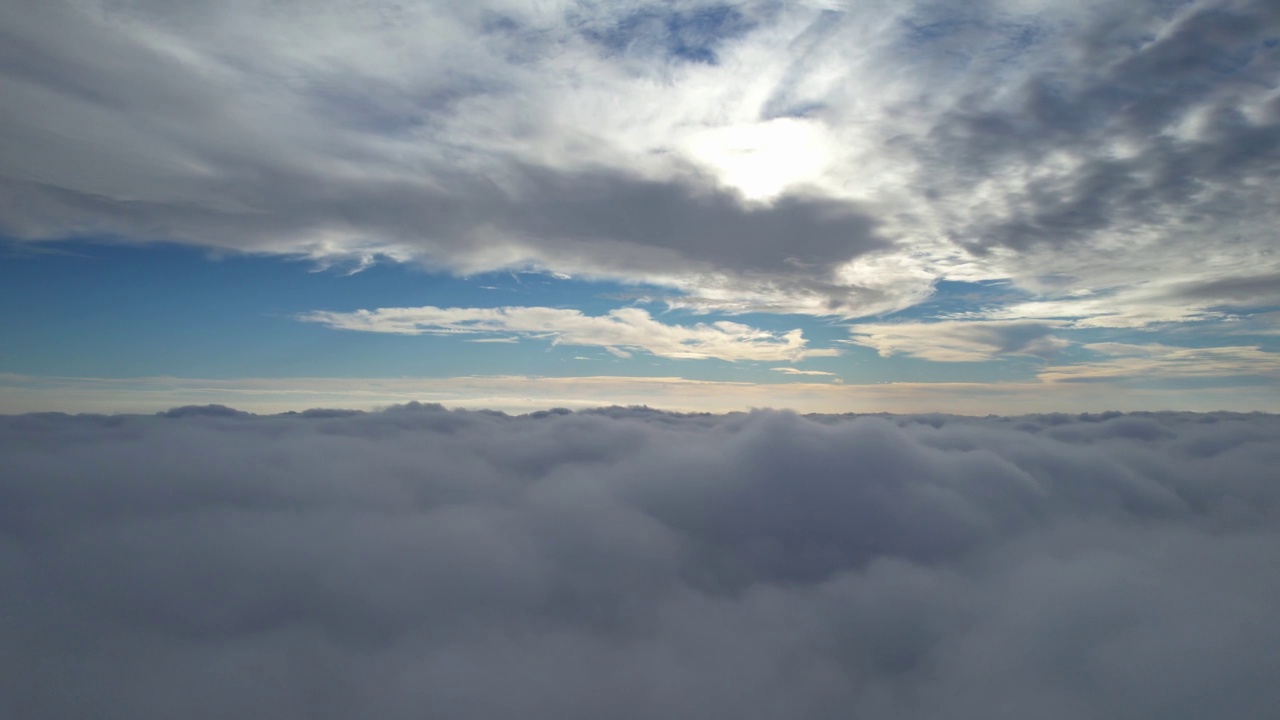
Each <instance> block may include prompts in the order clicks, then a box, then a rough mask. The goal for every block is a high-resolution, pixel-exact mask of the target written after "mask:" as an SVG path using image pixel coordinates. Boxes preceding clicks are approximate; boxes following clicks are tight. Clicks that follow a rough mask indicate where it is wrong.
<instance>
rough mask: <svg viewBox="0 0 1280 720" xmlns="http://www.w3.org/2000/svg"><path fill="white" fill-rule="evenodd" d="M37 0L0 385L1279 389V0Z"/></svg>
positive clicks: (239, 391) (1, 233)
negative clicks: (456, 2)
mask: <svg viewBox="0 0 1280 720" xmlns="http://www.w3.org/2000/svg"><path fill="white" fill-rule="evenodd" d="M18 4H19V5H21V6H22V9H21V12H17V13H14V14H12V17H13V22H11V23H10V22H6V28H5V29H3V30H2V31H0V34H3V38H0V39H3V40H4V41H5V42H6V43H7V44H9V45H10V46H11V47H17V48H19V49H20V50H22V49H23V48H25V50H22V51H21V52H20V53H19V54H18V55H10V56H6V58H4V59H0V89H3V92H4V93H5V95H6V97H8V98H12V102H6V103H5V108H4V109H3V110H0V131H3V132H4V136H5V137H6V138H10V139H11V140H12V141H13V142H11V143H9V149H7V150H6V151H5V152H4V153H3V154H0V307H2V308H3V310H4V312H3V313H0V411H5V412H16V411H24V410H40V409H59V410H78V409H84V410H134V409H151V408H153V407H161V406H167V404H174V403H179V402H183V401H186V400H190V399H192V398H198V399H208V397H209V396H210V393H213V396H214V397H215V398H216V397H218V393H221V394H223V395H225V397H226V398H227V399H228V401H229V402H234V403H238V404H240V405H242V406H245V407H255V408H261V409H296V408H295V406H296V405H297V404H299V403H326V404H341V405H349V406H360V407H366V406H370V405H377V404H380V403H381V404H386V403H389V402H394V401H396V400H397V399H445V400H447V401H449V402H450V403H452V404H460V405H467V406H473V407H479V406H491V407H496V408H499V409H528V408H537V407H548V406H552V405H569V406H591V405H607V404H612V403H633V402H645V403H648V404H652V405H656V406H661V407H670V408H673V409H714V410H726V409H740V408H744V407H749V406H758V405H771V406H775V407H794V408H797V409H801V410H823V411H839V410H844V409H847V410H857V411H876V410H890V411H893V410H901V411H930V410H945V411H949V412H968V413H976V414H981V413H987V412H1006V411H1010V412H1012V411H1020V410H1054V409H1080V410H1100V409H1108V408H1120V409H1181V408H1186V409H1212V408H1226V409H1241V410H1274V409H1275V408H1276V407H1277V406H1278V403H1280V389H1278V384H1280V255H1277V253H1276V247H1277V238H1276V236H1275V230H1274V228H1275V227H1280V217H1277V214H1280V210H1278V208H1280V197H1278V196H1277V194H1276V193H1277V190H1276V189H1275V188H1276V187H1277V184H1276V183H1275V182H1274V180H1275V179H1276V176H1277V174H1278V173H1277V170H1280V94H1277V93H1278V91H1277V87H1280V15H1278V14H1277V13H1276V11H1274V10H1273V9H1271V8H1270V6H1269V5H1268V4H1266V3H1251V2H1194V3H1164V2H1150V3H1145V2H1139V3H1132V2H1119V1H1118V0H1117V1H1115V2H1108V1H1106V0H1099V1H1096V2H1088V3H1078V4H1070V6H1069V7H1060V5H1061V4H1059V3H1039V2H1034V1H1032V0H1027V1H1018V2H1015V1H1013V0H1008V1H1007V2H995V3H983V4H968V3H959V4H949V5H947V6H946V7H941V6H938V5H936V4H931V3H924V2H921V3H911V2H907V3H890V4H877V3H849V4H845V3H839V2H793V3H783V4H778V3H751V2H748V3H706V2H686V1H683V0H681V1H678V2H651V3H641V2H620V3H593V2H573V3H563V4H551V5H548V4H542V3H522V2H512V1H504V2H492V3H478V4H476V6H475V7H474V8H473V7H470V6H468V7H467V8H462V7H453V6H449V5H442V4H437V3H431V2H422V3H412V4H403V3H391V2H387V3H383V2H378V1H375V2H372V3H370V2H361V3H354V2H353V3H347V2H336V3H331V4H329V5H327V6H326V7H325V9H323V10H318V9H317V10H314V11H311V12H308V13H306V14H305V15H297V14H291V13H290V11H287V10H284V9H282V6H278V5H273V4H271V3H258V2H247V3H239V4H235V5H234V6H225V7H224V6H218V5H214V4H207V3H197V2H190V3H185V2H184V3H172V4H165V5H157V4H148V3H139V4H132V5H128V6H122V5H119V4H111V3H94V2H90V3H81V4H69V3H61V2H52V3H30V4H28V3H21V2H20V3H18ZM19 55H21V57H19ZM211 388H216V391H215V390H211Z"/></svg>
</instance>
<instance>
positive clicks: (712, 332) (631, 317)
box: [298, 307, 839, 362]
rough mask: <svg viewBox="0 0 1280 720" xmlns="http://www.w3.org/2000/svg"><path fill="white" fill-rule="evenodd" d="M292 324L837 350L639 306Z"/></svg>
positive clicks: (746, 352)
mask: <svg viewBox="0 0 1280 720" xmlns="http://www.w3.org/2000/svg"><path fill="white" fill-rule="evenodd" d="M298 319H299V320H303V321H306V322H316V323H321V324H323V325H327V326H329V327H332V328H336V329H339V330H357V331H362V332H380V333H394V334H399V335H424V334H434V335H475V334H481V335H489V334H500V335H510V334H511V333H519V334H520V335H522V336H524V337H534V338H546V339H550V340H551V341H552V342H553V343H556V344H563V345H583V346H593V347H602V348H605V349H607V350H609V351H610V352H614V353H616V354H621V355H624V356H625V355H626V354H627V352H628V351H632V350H636V351H641V352H646V353H650V354H653V355H657V356H659V357H666V358H676V359H708V358H715V359H719V360H727V361H730V362H734V361H738V360H755V361H764V362H795V361H797V360H803V359H805V358H810V357H829V356H832V355H838V354H839V350H835V349H831V348H810V347H808V341H807V340H806V339H805V337H804V333H803V332H801V331H800V330H791V331H789V332H785V333H773V332H768V331H765V330H760V329H758V328H753V327H750V326H748V325H743V324H741V323H736V322H729V321H723V320H722V321H719V322H713V323H697V324H693V325H669V324H666V323H662V322H659V321H657V320H654V319H653V316H651V315H650V314H649V313H648V311H646V310H642V309H640V308H620V309H617V310H611V311H610V312H608V313H607V314H605V315H595V316H592V315H586V314H584V313H582V312H581V311H579V310H572V309H565V308H549V307H498V308H439V307H416V308H379V309H376V310H357V311H355V312H345V313H344V312H326V311H315V312H309V313H304V314H302V315H299V316H298ZM500 341H504V340H500Z"/></svg>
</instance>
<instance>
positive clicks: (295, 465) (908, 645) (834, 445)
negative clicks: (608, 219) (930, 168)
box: [0, 404, 1280, 720]
mask: <svg viewBox="0 0 1280 720" xmlns="http://www.w3.org/2000/svg"><path fill="white" fill-rule="evenodd" d="M1277 448H1280V422H1278V421H1277V418H1276V416H1271V415H1260V414H1252V415H1235V414H1225V413H1219V414H1204V415H1197V414H1173V413H1169V414H1128V415H1126V414H1120V413H1106V414H1101V415H1079V416H1076V415H1070V416H1069V415H1040V416H1024V417H1019V418H1000V417H990V418H985V419H977V418H961V417H951V416H940V415H931V416H918V417H911V416H898V417H894V416H862V417H855V416H809V417H803V416H798V415H795V414H791V413H782V412H771V411H760V412H753V413H748V414H733V415H706V414H692V415H678V414H669V413H663V412H658V411H653V410H648V409H641V408H630V409H628V408H610V409H604V410H597V411H588V412H578V413H572V412H568V411H555V412H542V413H534V414H531V415H526V416H519V417H513V416H507V415H503V414H500V413H492V412H465V411H448V410H445V409H444V408H442V407H440V406H434V405H416V404H414V405H408V406H399V407H395V408H392V409H390V410H387V411H385V412H377V413H351V412H344V411H323V410H318V411H308V412H305V413H299V414H291V415H282V416H256V415H251V414H246V413H239V412H236V411H233V410H230V409H227V408H223V407H191V408H179V409H176V410H174V411H171V412H168V413H164V414H162V415H157V416H66V415H58V414H35V415H22V416H8V417H0V496H2V497H3V500H4V502H3V503H0V582H2V583H3V586H4V587H5V588H6V590H5V597H6V600H5V607H6V612H4V613H0V639H2V640H3V642H0V668H3V672H0V678H3V680H0V683H3V688H4V692H2V693H0V707H2V708H3V710H4V712H5V714H7V715H12V716H14V717H77V716H85V715H110V716H116V715H119V716H128V717H135V718H139V719H140V720H147V719H148V718H168V717H175V716H193V715H194V716H201V715H202V714H203V715H206V716H209V717H215V716H216V717H225V716H228V715H231V714H242V715H247V716H267V715H269V716H272V717H279V718H285V719H288V718H295V717H296V718H303V717H305V718H330V717H332V718H339V717H352V716H368V715H377V716H379V717H386V718H411V717H422V716H423V715H433V716H435V715H438V716H447V717H486V718H503V717H517V716H518V717H526V718H527V717H534V718H544V717H545V718H551V717H556V718H576V717H582V718H587V717H601V716H609V717H620V718H650V717H655V716H658V715H680V714H683V713H696V714H697V715H698V716H700V717H742V718H776V717H796V718H836V717H849V716H850V715H851V714H852V715H858V716H862V715H868V716H875V717H885V718H903V719H906V718H925V717H938V716H942V715H945V716H947V717H954V718H961V719H965V718H991V717H1010V718H1012V717H1026V716H1029V715H1034V716H1036V717H1044V718H1051V719H1056V718H1076V717H1102V716H1110V717H1140V716H1161V717H1170V718H1198V717H1205V716H1207V715H1215V714H1216V715H1221V716H1230V717H1236V718H1264V717H1269V716H1270V713H1271V712H1272V710H1273V708H1274V707H1275V706H1276V704H1277V703H1278V702H1280V694H1277V693H1278V692H1280V691H1278V690H1277V687H1276V684H1275V683H1274V682H1273V680H1274V678H1273V675H1274V671H1273V668H1274V667H1275V665H1276V663H1275V661H1276V659H1277V658H1276V648H1277V647H1280V642H1278V641H1280V621H1278V620H1277V618H1276V615H1275V613H1274V598H1275V597H1276V594H1277V592H1280V571H1278V570H1277V566H1276V563H1275V557H1276V556H1277V553H1280V525H1278V524H1277V522H1276V518H1277V508H1278V507H1280V486H1277V484H1276V482H1275V473H1274V468H1275V464H1276V462H1277V460H1280V456H1278V455H1277ZM68 688H75V692H68Z"/></svg>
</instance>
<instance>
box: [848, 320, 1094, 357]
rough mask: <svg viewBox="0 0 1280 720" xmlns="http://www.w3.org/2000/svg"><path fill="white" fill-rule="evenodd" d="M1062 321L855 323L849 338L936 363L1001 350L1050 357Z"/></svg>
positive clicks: (1060, 344) (885, 352)
mask: <svg viewBox="0 0 1280 720" xmlns="http://www.w3.org/2000/svg"><path fill="white" fill-rule="evenodd" d="M1062 327H1063V326H1062V325H1061V324H1056V323H1046V322H1036V321H1012V320H1011V321H961V320H942V321H937V322H916V323H883V324H858V325H851V326H849V332H850V334H851V337H850V341H851V342H853V343H855V344H857V345H863V346H865V347H870V348H874V349H875V350H876V351H878V352H879V353H880V355H882V356H884V357H891V356H893V355H908V356H910V357H918V358H922V359H925V360H933V361H935V362H982V361H985V360H991V359H993V358H996V357H999V356H1001V355H1031V356H1034V357H1039V358H1049V357H1052V356H1053V355H1055V354H1057V353H1058V352H1060V351H1061V350H1062V349H1064V348H1066V347H1067V346H1068V345H1069V344H1070V343H1069V342H1068V341H1066V340H1063V339H1061V338H1059V337H1057V336H1055V335H1054V334H1053V333H1054V331H1056V330H1059V329H1061V328H1062Z"/></svg>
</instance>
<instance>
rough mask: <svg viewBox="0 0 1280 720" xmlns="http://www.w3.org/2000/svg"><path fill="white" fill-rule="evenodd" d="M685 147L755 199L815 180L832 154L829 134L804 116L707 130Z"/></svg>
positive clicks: (732, 184) (743, 193) (745, 194)
mask: <svg viewBox="0 0 1280 720" xmlns="http://www.w3.org/2000/svg"><path fill="white" fill-rule="evenodd" d="M685 149H686V152H687V153H688V154H689V156H690V157H692V159H693V160H695V161H696V162H697V163H699V164H700V165H702V166H703V167H706V168H708V169H710V170H711V171H712V172H714V173H715V175H716V176H717V177H718V178H719V179H720V181H721V182H723V183H724V184H725V185H728V186H730V187H733V188H735V189H737V190H738V191H739V192H741V193H742V195H743V196H744V197H745V198H746V199H748V200H754V201H768V200H771V199H773V198H775V197H777V196H778V195H780V194H782V193H783V192H784V191H785V190H787V189H788V188H790V187H792V186H794V185H797V184H803V183H813V182H816V181H817V179H818V178H819V177H820V176H821V175H822V173H823V171H824V170H825V169H826V165H827V162H828V158H829V157H830V156H831V153H830V138H829V136H828V135H827V132H826V130H825V129H824V128H823V127H822V126H821V125H820V124H819V123H816V122H814V121H812V120H805V119H803V118H776V119H773V120H766V121H764V122H759V123H751V124H740V125H730V126H724V127H717V128H707V129H704V130H700V131H698V132H696V133H694V134H693V135H692V136H690V138H689V139H688V141H687V142H686V145H685Z"/></svg>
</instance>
